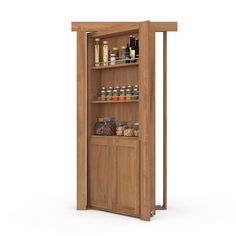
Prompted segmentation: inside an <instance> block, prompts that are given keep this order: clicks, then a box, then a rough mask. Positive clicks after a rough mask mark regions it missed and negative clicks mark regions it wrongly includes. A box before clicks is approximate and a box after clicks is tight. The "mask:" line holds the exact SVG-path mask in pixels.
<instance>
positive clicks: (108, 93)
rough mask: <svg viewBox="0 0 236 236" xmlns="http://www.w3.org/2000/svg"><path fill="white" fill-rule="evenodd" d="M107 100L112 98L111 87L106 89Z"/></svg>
mask: <svg viewBox="0 0 236 236" xmlns="http://www.w3.org/2000/svg"><path fill="white" fill-rule="evenodd" d="M107 100H108V101H110V100H112V90H111V89H108V90H107Z"/></svg>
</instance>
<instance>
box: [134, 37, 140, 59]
mask: <svg viewBox="0 0 236 236" xmlns="http://www.w3.org/2000/svg"><path fill="white" fill-rule="evenodd" d="M135 58H136V59H139V46H138V39H136V42H135ZM136 61H137V60H136Z"/></svg>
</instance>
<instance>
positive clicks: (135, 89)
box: [133, 88, 139, 100]
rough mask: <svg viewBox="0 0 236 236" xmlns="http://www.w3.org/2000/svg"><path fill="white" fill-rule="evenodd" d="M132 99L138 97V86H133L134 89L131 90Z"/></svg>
mask: <svg viewBox="0 0 236 236" xmlns="http://www.w3.org/2000/svg"><path fill="white" fill-rule="evenodd" d="M133 99H134V100H137V99H139V91H138V88H134V91H133Z"/></svg>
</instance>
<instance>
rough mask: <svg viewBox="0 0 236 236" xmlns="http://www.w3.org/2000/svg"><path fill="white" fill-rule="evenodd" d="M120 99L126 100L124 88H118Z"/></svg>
mask: <svg viewBox="0 0 236 236" xmlns="http://www.w3.org/2000/svg"><path fill="white" fill-rule="evenodd" d="M119 98H120V100H126V92H125V89H123V88H122V89H121V90H120V97H119Z"/></svg>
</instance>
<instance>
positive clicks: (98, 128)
mask: <svg viewBox="0 0 236 236" xmlns="http://www.w3.org/2000/svg"><path fill="white" fill-rule="evenodd" d="M104 127H105V122H104V119H103V118H97V120H96V123H95V126H94V128H95V134H96V135H103V131H104Z"/></svg>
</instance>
